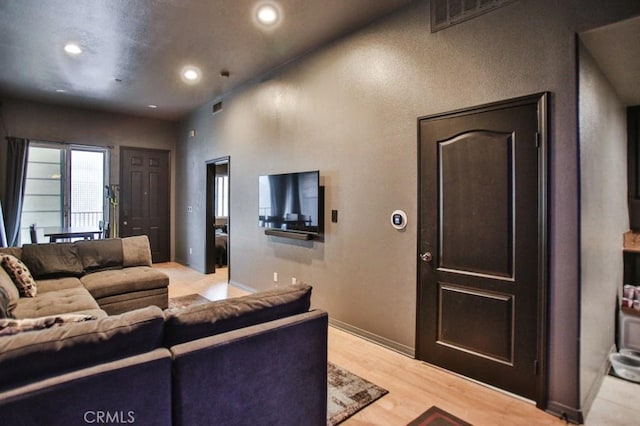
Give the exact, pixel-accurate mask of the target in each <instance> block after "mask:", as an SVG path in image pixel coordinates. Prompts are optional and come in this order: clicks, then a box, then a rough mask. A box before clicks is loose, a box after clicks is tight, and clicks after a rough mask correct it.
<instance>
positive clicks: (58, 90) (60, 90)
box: [56, 89, 66, 93]
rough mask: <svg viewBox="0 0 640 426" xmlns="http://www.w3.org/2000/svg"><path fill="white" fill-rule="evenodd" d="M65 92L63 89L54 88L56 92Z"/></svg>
mask: <svg viewBox="0 0 640 426" xmlns="http://www.w3.org/2000/svg"><path fill="white" fill-rule="evenodd" d="M65 92H66V90H64V89H56V93H65Z"/></svg>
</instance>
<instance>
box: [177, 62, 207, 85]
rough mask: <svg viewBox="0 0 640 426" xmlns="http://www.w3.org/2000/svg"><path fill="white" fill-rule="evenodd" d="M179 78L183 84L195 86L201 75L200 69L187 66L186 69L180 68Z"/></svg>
mask: <svg viewBox="0 0 640 426" xmlns="http://www.w3.org/2000/svg"><path fill="white" fill-rule="evenodd" d="M180 76H181V77H182V80H183V81H184V82H185V83H189V84H195V83H197V82H199V81H200V78H201V77H202V74H201V73H200V69H198V67H195V66H193V65H187V66H186V67H184V68H182V73H181V74H180Z"/></svg>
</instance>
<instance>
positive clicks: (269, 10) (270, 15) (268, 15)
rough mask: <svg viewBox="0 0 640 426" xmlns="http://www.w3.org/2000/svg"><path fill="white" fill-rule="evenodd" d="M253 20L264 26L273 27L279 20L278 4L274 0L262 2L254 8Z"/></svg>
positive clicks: (280, 14) (280, 13)
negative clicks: (272, 0)
mask: <svg viewBox="0 0 640 426" xmlns="http://www.w3.org/2000/svg"><path fill="white" fill-rule="evenodd" d="M254 14H255V15H254V16H255V20H256V21H257V23H258V24H260V25H263V26H265V27H275V26H276V24H278V22H280V20H281V16H282V12H281V10H280V6H279V5H278V4H277V3H275V2H263V3H260V4H258V5H257V6H256V7H255V8H254Z"/></svg>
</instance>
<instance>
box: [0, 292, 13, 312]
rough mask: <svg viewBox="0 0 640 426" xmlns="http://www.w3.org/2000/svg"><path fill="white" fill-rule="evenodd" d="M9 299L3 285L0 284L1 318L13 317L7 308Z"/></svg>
mask: <svg viewBox="0 0 640 426" xmlns="http://www.w3.org/2000/svg"><path fill="white" fill-rule="evenodd" d="M10 303H11V301H10V300H9V295H8V294H7V290H5V289H4V287H1V286H0V319H2V318H13V313H12V312H11V311H12V310H11V309H9V304H10Z"/></svg>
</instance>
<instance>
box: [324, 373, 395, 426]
mask: <svg viewBox="0 0 640 426" xmlns="http://www.w3.org/2000/svg"><path fill="white" fill-rule="evenodd" d="M387 393H389V391H387V390H386V389H383V388H381V387H380V386H377V385H375V384H373V383H371V382H369V381H367V380H365V379H363V378H362V377H359V376H356V375H355V374H353V373H351V372H350V371H347V370H345V369H344V368H341V367H338V366H337V365H334V364H332V363H329V364H328V365H327V425H330V426H332V425H337V424H338V423H340V422H343V421H344V420H346V419H348V418H349V417H351V416H353V415H354V414H355V413H357V412H358V411H360V410H362V409H363V408H364V407H366V406H367V405H369V404H371V403H372V402H373V401H376V400H377V399H379V398H380V397H382V396H384V395H386V394H387Z"/></svg>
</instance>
